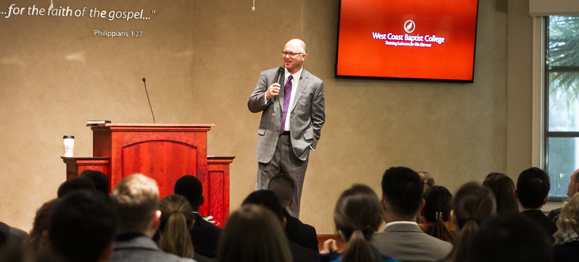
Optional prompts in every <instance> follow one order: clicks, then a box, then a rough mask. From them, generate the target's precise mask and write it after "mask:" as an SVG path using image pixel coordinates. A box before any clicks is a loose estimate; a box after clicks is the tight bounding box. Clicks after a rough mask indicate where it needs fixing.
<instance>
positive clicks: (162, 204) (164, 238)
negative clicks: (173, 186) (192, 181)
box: [158, 195, 195, 258]
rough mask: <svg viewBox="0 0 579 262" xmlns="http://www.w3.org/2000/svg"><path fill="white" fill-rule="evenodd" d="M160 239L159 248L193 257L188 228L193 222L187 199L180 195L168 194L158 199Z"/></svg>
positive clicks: (181, 255) (189, 228)
mask: <svg viewBox="0 0 579 262" xmlns="http://www.w3.org/2000/svg"><path fill="white" fill-rule="evenodd" d="M159 210H161V226H160V227H159V230H160V231H161V239H160V240H159V242H158V245H159V248H160V249H161V250H163V251H165V252H167V253H171V254H174V255H176V256H179V257H188V258H193V243H192V242H191V235H189V230H191V229H192V228H193V223H194V222H195V220H194V217H193V209H192V208H191V205H189V201H187V199H186V198H185V197H183V196H181V195H168V196H166V197H164V198H163V199H161V201H159Z"/></svg>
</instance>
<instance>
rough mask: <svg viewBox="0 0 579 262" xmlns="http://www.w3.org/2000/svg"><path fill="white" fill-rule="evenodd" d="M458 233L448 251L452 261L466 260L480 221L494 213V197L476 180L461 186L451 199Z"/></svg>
mask: <svg viewBox="0 0 579 262" xmlns="http://www.w3.org/2000/svg"><path fill="white" fill-rule="evenodd" d="M452 209H453V211H454V217H455V222H456V225H457V226H458V230H459V233H458V235H457V236H456V238H455V241H454V247H453V248H452V251H451V252H450V254H449V256H451V258H452V261H455V262H456V261H466V257H467V254H468V252H469V249H468V247H469V245H470V242H471V241H472V239H473V237H474V235H475V234H476V232H477V231H478V227H479V225H480V223H482V222H483V221H484V220H485V219H487V218H489V217H490V216H491V215H493V214H494V213H495V209H496V204H495V197H494V196H493V193H492V192H491V190H490V189H488V188H486V187H483V186H482V185H480V184H478V183H476V182H470V183H466V184H464V185H463V186H461V187H460V188H459V189H458V191H457V192H456V194H455V195H454V199H453V200H452Z"/></svg>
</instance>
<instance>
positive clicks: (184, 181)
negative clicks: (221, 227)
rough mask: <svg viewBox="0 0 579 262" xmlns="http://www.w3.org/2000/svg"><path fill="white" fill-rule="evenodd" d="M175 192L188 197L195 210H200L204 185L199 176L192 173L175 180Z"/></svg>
mask: <svg viewBox="0 0 579 262" xmlns="http://www.w3.org/2000/svg"><path fill="white" fill-rule="evenodd" d="M173 192H174V193H175V195H182V196H184V197H185V198H187V200H188V201H189V204H191V207H192V208H193V210H195V211H199V206H200V205H201V204H202V202H201V200H202V199H203V198H202V195H203V185H201V181H200V180H199V179H198V178H196V177H194V176H192V175H184V176H182V177H181V178H179V179H177V182H175V187H174V188H173Z"/></svg>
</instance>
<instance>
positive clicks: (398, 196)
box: [382, 167, 424, 217]
mask: <svg viewBox="0 0 579 262" xmlns="http://www.w3.org/2000/svg"><path fill="white" fill-rule="evenodd" d="M423 188H424V184H423V182H422V180H421V179H420V176H419V175H418V174H417V173H416V172H414V171H413V170H412V169H410V168H407V167H391V168H389V169H388V170H386V172H384V175H383V176H382V196H383V197H384V198H385V199H386V201H387V202H388V204H389V205H390V207H391V208H392V211H393V212H394V213H395V214H397V215H400V216H406V217H414V216H415V215H416V213H418V209H419V208H420V204H421V202H422V191H423Z"/></svg>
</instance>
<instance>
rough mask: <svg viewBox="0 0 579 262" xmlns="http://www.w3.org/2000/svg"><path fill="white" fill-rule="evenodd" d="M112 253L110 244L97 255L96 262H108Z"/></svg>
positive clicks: (111, 244)
mask: <svg viewBox="0 0 579 262" xmlns="http://www.w3.org/2000/svg"><path fill="white" fill-rule="evenodd" d="M112 253H113V243H112V242H111V243H110V244H109V245H108V246H107V247H106V248H105V250H103V252H101V254H100V255H99V258H98V261H103V262H105V261H109V258H110V257H111V254H112Z"/></svg>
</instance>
